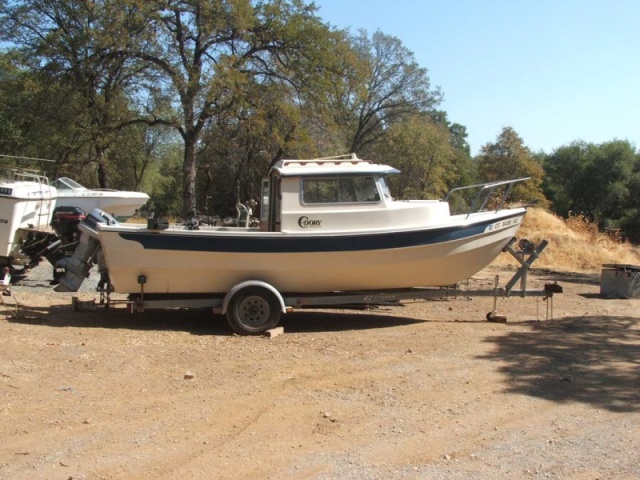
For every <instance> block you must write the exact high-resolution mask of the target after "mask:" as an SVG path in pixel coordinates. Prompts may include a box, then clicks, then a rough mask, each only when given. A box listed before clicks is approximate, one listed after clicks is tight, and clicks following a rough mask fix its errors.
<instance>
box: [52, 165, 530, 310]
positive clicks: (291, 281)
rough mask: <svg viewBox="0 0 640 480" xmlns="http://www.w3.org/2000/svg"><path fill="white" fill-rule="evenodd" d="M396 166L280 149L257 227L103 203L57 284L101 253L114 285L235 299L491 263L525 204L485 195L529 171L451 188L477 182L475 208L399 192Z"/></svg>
mask: <svg viewBox="0 0 640 480" xmlns="http://www.w3.org/2000/svg"><path fill="white" fill-rule="evenodd" d="M398 173H400V172H399V171H398V170H397V169H395V168H393V167H391V166H388V165H382V164H376V163H374V162H372V161H368V160H362V159H359V158H358V157H357V156H356V155H355V154H351V155H344V156H339V157H328V158H319V159H311V160H280V161H278V162H277V163H276V164H275V165H274V166H273V167H272V168H271V169H270V171H269V173H268V176H267V177H266V178H265V179H263V182H262V198H261V202H260V212H259V213H260V214H259V217H260V225H259V227H246V228H238V227H216V226H213V227H209V226H201V225H198V224H197V222H194V223H190V224H187V225H169V224H168V223H167V222H165V221H162V219H154V218H149V219H148V220H147V225H135V224H122V223H120V222H118V221H117V220H116V219H114V218H113V217H112V216H110V215H108V214H107V213H105V212H102V211H100V210H94V211H93V212H91V213H90V214H88V215H87V218H86V219H84V220H83V221H82V222H81V223H80V226H79V228H80V231H81V232H82V235H81V238H80V245H79V247H78V249H77V250H76V252H75V253H74V255H73V256H72V257H71V258H69V259H67V263H66V267H65V268H66V274H65V275H64V276H63V277H62V278H61V283H60V285H59V286H58V287H56V290H57V291H67V292H69V291H77V289H78V288H79V287H80V284H81V283H82V281H83V280H84V279H85V278H86V277H87V275H88V270H89V268H90V267H91V266H92V265H93V264H95V263H97V264H98V265H99V268H100V271H101V272H103V274H104V275H105V277H104V279H103V283H106V284H108V285H109V289H110V291H113V292H117V293H124V294H129V295H134V296H135V295H138V296H140V295H144V296H147V298H148V296H149V295H155V296H157V297H162V296H164V297H166V298H179V297H182V298H184V296H185V295H187V296H192V297H194V296H209V297H213V296H226V297H228V299H229V302H230V303H229V304H230V305H235V304H237V302H235V303H234V302H233V301H232V300H231V297H233V295H234V294H235V293H237V292H239V291H241V290H246V289H249V290H250V291H253V290H255V288H259V289H262V290H263V291H264V292H271V293H268V294H267V295H264V296H265V297H270V296H271V294H273V296H275V297H276V298H277V299H280V300H281V297H282V295H289V294H293V293H295V294H306V295H309V294H323V293H328V292H366V291H386V290H392V289H402V288H416V287H419V288H422V287H442V286H448V285H454V284H456V283H458V282H461V281H463V280H465V279H467V278H469V277H470V276H472V275H473V274H475V273H477V272H478V271H480V270H482V269H483V268H484V267H485V266H487V265H488V264H489V263H490V262H491V261H492V260H493V259H494V258H495V257H496V256H498V254H499V253H500V252H501V251H503V249H505V248H506V247H507V245H508V244H510V242H512V241H513V237H514V236H515V234H516V231H517V230H518V228H519V227H520V224H521V222H522V219H523V217H524V215H525V214H526V207H525V206H516V207H508V208H507V207H504V206H503V205H498V207H497V208H494V209H491V210H489V209H487V208H486V205H487V204H488V202H489V201H490V198H493V199H494V201H495V195H493V194H494V193H495V192H496V191H497V190H500V189H504V190H506V191H504V192H503V193H505V194H506V193H508V192H509V191H510V190H511V189H512V188H513V186H514V185H515V184H516V183H518V182H520V181H524V180H527V179H528V178H521V179H515V180H506V181H501V182H492V183H487V184H480V185H472V186H469V187H462V188H456V189H454V190H452V192H450V195H451V194H454V193H456V192H458V191H460V190H464V189H467V188H475V189H477V190H478V194H477V195H476V197H475V199H474V202H473V204H472V206H471V208H470V210H469V211H468V212H466V213H462V214H452V213H451V212H450V207H449V201H448V199H449V196H450V195H448V196H447V197H446V198H445V199H444V200H395V199H393V198H392V196H391V194H390V191H389V188H388V186H387V183H386V180H385V177H386V176H387V175H391V174H398ZM499 203H501V204H503V203H504V195H503V196H502V197H500V202H499ZM239 223H240V222H239ZM245 224H247V223H245ZM251 289H253V290H251ZM245 293H246V292H245ZM254 296H255V295H254ZM263 300H264V298H263ZM258 303H259V304H261V305H262V306H265V305H266V306H267V307H270V306H271V307H272V306H273V305H277V304H278V302H275V303H274V300H273V298H268V299H267V300H265V301H263V302H258ZM280 303H281V304H282V307H283V308H284V304H283V303H282V302H280ZM254 306H255V305H254ZM260 308H262V307H260ZM223 310H224V308H223ZM251 311H252V312H254V310H251ZM223 313H224V312H223ZM254 313H255V312H254ZM251 315H253V314H251Z"/></svg>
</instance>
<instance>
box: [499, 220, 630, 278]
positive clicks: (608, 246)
mask: <svg viewBox="0 0 640 480" xmlns="http://www.w3.org/2000/svg"><path fill="white" fill-rule="evenodd" d="M518 238H526V239H529V240H531V241H532V242H534V243H536V244H538V243H539V242H540V241H541V240H543V239H544V240H547V241H548V242H549V245H548V246H547V248H546V249H545V250H544V252H543V253H542V255H541V256H540V258H539V259H538V260H536V262H535V264H534V267H537V268H549V269H553V270H560V271H571V272H599V271H600V269H601V267H602V264H604V263H621V264H631V265H640V247H637V246H633V245H631V244H629V243H623V242H620V241H618V240H616V239H614V238H612V237H610V236H607V235H605V234H602V233H600V232H598V229H597V228H596V226H595V225H593V224H591V223H589V222H587V221H585V220H584V219H582V218H580V217H574V218H570V219H568V220H563V219H561V218H559V217H557V216H555V215H553V214H551V213H549V212H547V211H545V210H543V209H540V208H530V209H529V211H528V212H527V215H526V216H525V218H524V222H523V224H522V227H521V228H520V230H519V231H518ZM493 265H516V262H515V260H513V259H512V257H511V255H509V254H506V253H505V254H501V255H500V256H499V257H498V258H497V259H496V260H495V261H494V263H493Z"/></svg>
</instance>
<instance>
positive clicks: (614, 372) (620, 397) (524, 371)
mask: <svg viewBox="0 0 640 480" xmlns="http://www.w3.org/2000/svg"><path fill="white" fill-rule="evenodd" d="M486 341H487V342H491V343H493V344H495V346H496V348H495V350H494V351H493V353H491V354H490V355H485V356H482V357H480V358H482V359H487V360H492V361H499V362H501V363H503V364H504V366H502V367H501V368H500V370H501V371H502V372H503V373H504V374H505V375H506V376H507V381H506V384H507V387H506V389H505V391H506V392H508V393H517V394H522V395H530V396H534V397H539V398H544V399H546V400H550V401H554V402H560V403H563V402H581V403H586V404H592V405H595V406H597V407H600V408H605V409H607V410H611V411H616V412H632V411H640V318H638V317H620V316H618V317H615V316H613V317H595V316H593V317H567V318H564V319H562V320H554V321H552V322H542V323H531V329H530V330H527V331H512V332H509V333H507V334H505V335H501V336H495V337H489V338H488V339H487V340H486Z"/></svg>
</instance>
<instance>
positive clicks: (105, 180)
mask: <svg viewBox="0 0 640 480" xmlns="http://www.w3.org/2000/svg"><path fill="white" fill-rule="evenodd" d="M95 149H96V162H97V163H98V186H99V187H100V188H109V176H108V173H107V164H106V159H105V157H104V149H103V148H102V147H98V146H96V147H95Z"/></svg>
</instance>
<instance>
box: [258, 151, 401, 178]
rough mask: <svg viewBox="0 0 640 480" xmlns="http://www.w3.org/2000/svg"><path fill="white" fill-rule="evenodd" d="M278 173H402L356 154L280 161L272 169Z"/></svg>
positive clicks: (291, 174)
mask: <svg viewBox="0 0 640 480" xmlns="http://www.w3.org/2000/svg"><path fill="white" fill-rule="evenodd" d="M274 171H275V172H278V174H279V175H280V176H283V177H289V176H304V177H307V176H323V175H344V174H348V175H351V174H356V175H363V174H364V175H366V174H378V175H386V174H389V173H400V171H399V170H397V169H395V168H393V167H390V166H389V165H381V164H377V163H373V162H372V161H371V160H363V159H360V158H358V157H357V156H356V154H355V153H352V154H350V155H339V156H336V157H324V158H312V159H307V160H279V161H278V162H276V164H275V165H274V166H273V167H272V168H271V171H270V172H269V173H270V174H271V173H273V172H274Z"/></svg>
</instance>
